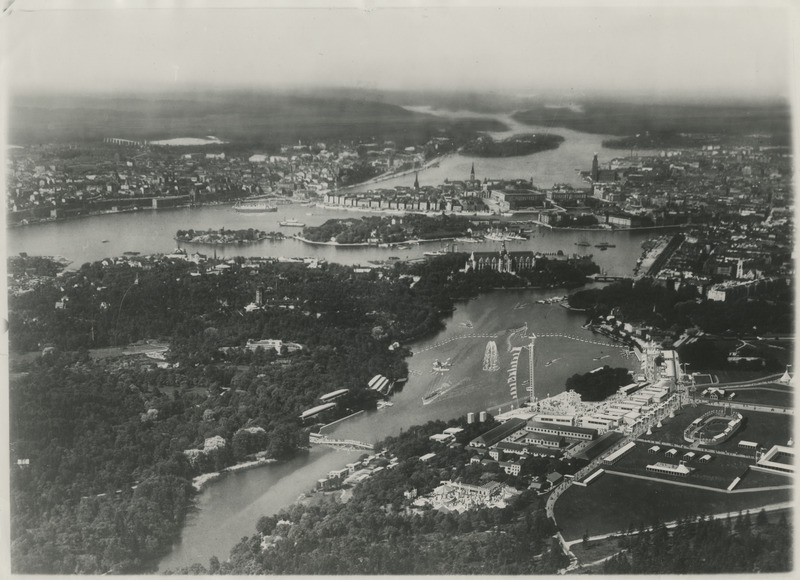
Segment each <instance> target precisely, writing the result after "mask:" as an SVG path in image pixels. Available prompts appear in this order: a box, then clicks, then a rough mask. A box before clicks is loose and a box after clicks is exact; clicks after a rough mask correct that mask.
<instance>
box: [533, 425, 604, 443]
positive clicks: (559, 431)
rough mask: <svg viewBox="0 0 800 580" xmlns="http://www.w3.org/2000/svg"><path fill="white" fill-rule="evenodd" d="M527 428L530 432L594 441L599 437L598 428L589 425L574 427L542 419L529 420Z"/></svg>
mask: <svg viewBox="0 0 800 580" xmlns="http://www.w3.org/2000/svg"><path fill="white" fill-rule="evenodd" d="M525 430H526V431H528V432H529V433H541V434H548V435H558V436H561V437H569V438H571V439H582V440H584V441H592V440H593V439H595V438H596V437H597V429H592V428H588V427H573V426H572V425H558V424H555V423H542V422H540V421H535V420H534V421H529V422H528V424H527V425H525Z"/></svg>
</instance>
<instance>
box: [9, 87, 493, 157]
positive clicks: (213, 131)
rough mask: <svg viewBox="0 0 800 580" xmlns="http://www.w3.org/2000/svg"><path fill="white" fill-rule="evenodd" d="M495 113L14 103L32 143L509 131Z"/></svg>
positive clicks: (246, 97) (262, 140)
mask: <svg viewBox="0 0 800 580" xmlns="http://www.w3.org/2000/svg"><path fill="white" fill-rule="evenodd" d="M505 128H506V127H505V126H504V125H503V124H502V123H500V122H498V121H495V120H493V119H458V120H450V119H443V118H441V117H435V116H432V115H425V114H422V113H415V112H410V111H407V110H406V109H403V108H402V107H399V106H396V105H391V104H386V103H381V102H377V101H371V100H365V99H356V98H346V97H341V96H330V97H329V96H325V95H321V94H316V95H313V94H289V93H265V92H258V93H256V92H239V93H234V92H229V93H222V92H220V93H201V92H198V93H187V94H183V95H177V96H176V95H169V96H168V95H147V96H120V97H114V96H97V95H91V96H76V95H72V96H66V97H53V96H24V97H18V98H16V99H14V100H13V101H12V103H11V114H10V132H9V139H10V142H11V143H12V144H18V145H26V144H37V143H55V142H65V141H82V142H87V141H97V140H100V139H102V138H104V137H119V138H125V139H134V140H142V139H145V140H156V139H167V138H172V137H204V136H207V135H214V136H216V137H219V138H220V139H223V140H226V141H232V142H236V143H241V144H252V145H261V146H275V145H278V144H281V143H293V142H297V141H298V140H303V141H306V142H307V141H310V140H314V141H325V140H343V141H351V140H364V139H366V140H372V139H376V140H378V139H380V140H393V141H395V142H396V143H397V144H398V145H414V144H419V143H423V142H426V141H428V140H429V139H430V138H431V137H434V136H437V135H447V136H450V137H453V138H456V139H457V140H467V139H468V138H470V137H472V136H474V132H475V131H478V130H480V131H502V130H504V129H505Z"/></svg>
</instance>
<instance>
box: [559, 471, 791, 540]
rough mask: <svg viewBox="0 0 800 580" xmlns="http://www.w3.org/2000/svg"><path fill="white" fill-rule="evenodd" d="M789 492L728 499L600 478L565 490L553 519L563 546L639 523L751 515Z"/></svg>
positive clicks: (619, 478) (655, 484) (786, 498)
mask: <svg viewBox="0 0 800 580" xmlns="http://www.w3.org/2000/svg"><path fill="white" fill-rule="evenodd" d="M791 497H792V493H791V490H775V491H766V492H752V493H739V494H736V493H734V494H729V493H722V492H716V491H706V490H701V489H694V488H690V487H682V486H677V485H670V484H667V483H658V482H654V481H644V480H640V479H633V478H629V477H623V476H619V475H613V474H607V473H606V474H603V475H601V476H600V478H599V479H597V480H596V481H595V482H594V483H592V484H590V485H589V486H588V487H580V486H574V485H573V486H571V487H570V488H569V489H567V490H566V491H565V492H564V494H563V495H562V496H561V497H560V498H559V499H558V501H557V502H556V505H555V517H556V521H557V522H558V527H559V529H560V530H561V531H562V535H563V536H564V539H566V540H568V541H569V540H575V539H579V538H581V537H582V536H583V534H584V532H586V531H588V532H589V535H595V534H608V533H612V532H616V531H624V530H627V529H628V527H629V526H630V525H631V524H633V525H634V526H635V527H638V525H639V523H640V522H642V523H644V524H645V525H650V524H652V523H654V522H655V521H656V520H659V521H672V520H676V519H679V518H681V517H685V516H691V515H696V514H717V513H724V512H729V511H738V510H751V511H752V510H755V511H758V509H759V508H760V507H762V506H765V505H769V504H773V503H780V502H785V501H789V500H790V499H791Z"/></svg>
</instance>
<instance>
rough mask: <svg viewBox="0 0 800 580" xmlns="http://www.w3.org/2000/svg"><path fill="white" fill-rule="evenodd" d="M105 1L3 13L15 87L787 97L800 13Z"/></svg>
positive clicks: (653, 5)
mask: <svg viewBox="0 0 800 580" xmlns="http://www.w3.org/2000/svg"><path fill="white" fill-rule="evenodd" d="M100 6H102V5H100V4H98V3H88V4H87V3H80V4H78V3H58V4H56V3H54V2H45V1H40V2H28V3H16V4H13V5H12V6H11V7H10V9H9V10H8V11H7V15H6V16H7V17H6V18H5V19H4V20H5V22H4V24H5V26H6V28H7V32H8V34H5V35H4V36H5V37H6V49H7V50H5V51H4V52H5V53H6V54H7V55H8V58H7V59H6V65H5V67H4V68H5V69H6V71H5V76H6V80H5V83H4V84H5V86H6V87H7V88H8V90H9V91H10V92H11V93H12V94H16V93H25V92H45V93H47V92H52V93H58V92H75V91H83V92H86V91H91V92H101V93H102V92H111V93H113V92H124V91H142V90H163V91H176V92H180V91H190V90H196V89H198V88H202V87H211V88H214V89H228V88H230V89H293V88H294V89H297V88H299V89H308V88H314V87H343V88H344V87H348V88H358V89H368V90H378V91H389V90H439V91H471V92H487V93H492V92H497V93H505V94H506V95H510V96H537V95H557V96H560V97H562V98H575V99H579V98H582V97H586V96H592V95H595V94H598V93H601V94H615V95H620V96H626V95H633V96H654V95H657V96H661V97H664V98H674V97H684V98H689V97H700V98H703V97H713V96H725V97H729V98H774V97H782V98H788V97H789V95H790V92H791V75H790V64H789V63H790V62H791V56H792V55H791V23H792V20H793V19H792V17H793V16H794V14H793V11H791V10H790V9H789V5H788V3H781V2H774V3H770V4H767V5H765V6H760V5H758V6H757V5H756V4H754V3H744V4H742V3H737V4H732V3H729V2H726V3H714V4H708V5H703V6H700V7H695V6H689V5H669V6H668V5H665V4H664V3H663V2H644V3H639V4H637V5H633V4H629V5H622V6H612V5H609V4H599V5H592V6H586V5H581V4H578V3H574V2H572V3H566V4H565V5H560V6H555V5H552V4H549V3H541V2H540V3H527V4H516V5H514V4H508V3H507V4H506V5H503V6H502V7H499V8H494V7H492V8H490V7H486V6H480V5H470V4H467V5H463V4H461V5H458V7H457V8H453V7H450V8H448V7H442V6H436V5H435V4H433V3H422V4H421V5H420V6H418V7H397V6H392V5H391V4H390V3H375V4H374V6H375V7H374V8H370V9H363V8H359V7H355V6H354V5H353V4H352V3H350V4H349V6H348V4H347V3H342V2H337V3H334V4H331V5H330V6H333V7H326V8H320V7H315V6H313V5H312V4H311V3H305V4H304V5H303V8H302V9H298V8H289V9H286V8H283V7H280V5H279V4H277V3H275V2H267V3H265V2H237V3H235V4H234V6H233V7H232V8H229V9H223V8H222V7H221V6H220V5H219V3H213V2H196V3H193V4H191V5H189V6H190V7H189V8H180V9H177V8H174V3H172V2H167V3H161V4H155V5H152V4H151V5H147V4H145V3H141V2H131V1H128V2H123V3H121V4H118V6H122V7H123V8H121V9H120V8H117V9H101V8H100ZM153 6H155V7H156V8H155V9H154V8H153ZM56 8H57V9H56ZM78 8H80V9H78Z"/></svg>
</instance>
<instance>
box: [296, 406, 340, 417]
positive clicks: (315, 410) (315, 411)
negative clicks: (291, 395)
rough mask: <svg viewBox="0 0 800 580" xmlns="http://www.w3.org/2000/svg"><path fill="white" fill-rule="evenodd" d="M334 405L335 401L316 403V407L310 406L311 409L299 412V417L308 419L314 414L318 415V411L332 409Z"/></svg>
mask: <svg viewBox="0 0 800 580" xmlns="http://www.w3.org/2000/svg"><path fill="white" fill-rule="evenodd" d="M335 406H336V403H325V404H324V405H317V406H316V407H312V408H311V409H307V410H306V411H303V412H302V413H301V414H300V418H301V419H309V418H311V417H313V416H315V415H319V414H320V413H322V412H324V411H327V410H328V409H333V408H334V407H335Z"/></svg>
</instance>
